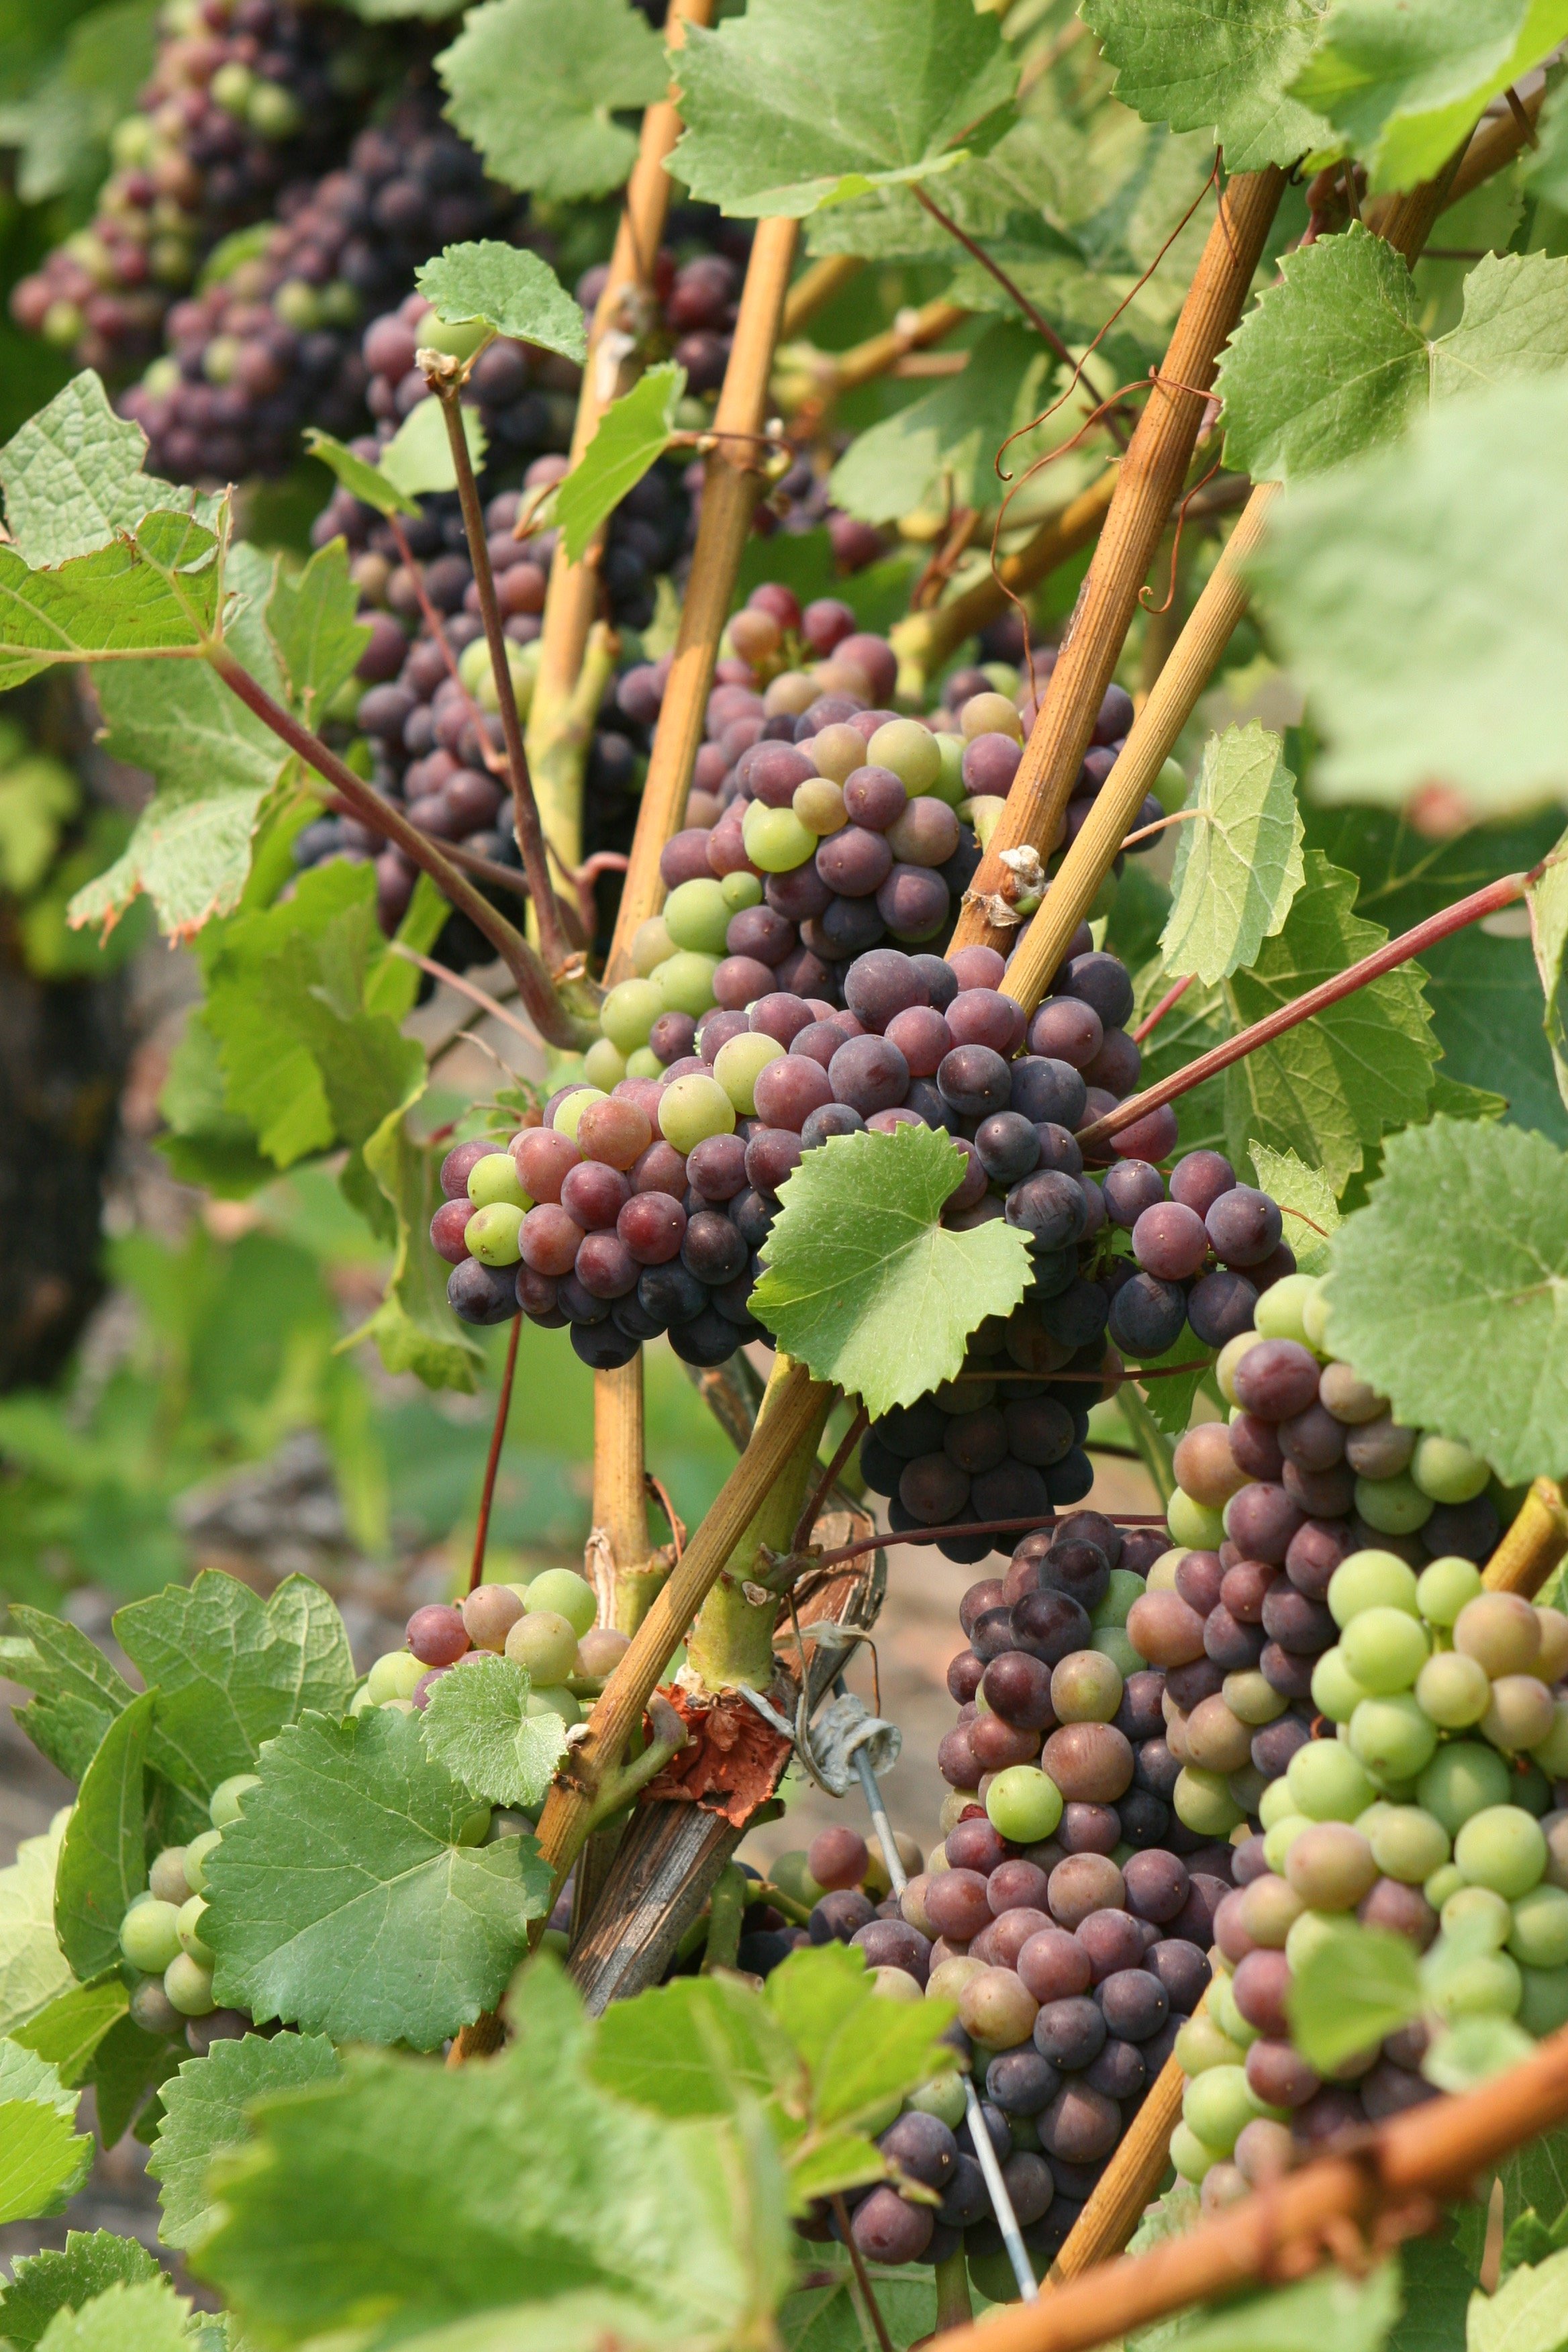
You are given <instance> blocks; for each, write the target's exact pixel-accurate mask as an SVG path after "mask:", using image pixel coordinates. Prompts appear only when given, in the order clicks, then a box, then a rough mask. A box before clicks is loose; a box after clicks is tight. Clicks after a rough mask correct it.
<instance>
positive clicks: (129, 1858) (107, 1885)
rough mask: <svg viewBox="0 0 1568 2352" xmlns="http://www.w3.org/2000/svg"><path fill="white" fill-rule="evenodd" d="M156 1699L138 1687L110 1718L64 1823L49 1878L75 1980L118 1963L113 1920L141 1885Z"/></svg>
mask: <svg viewBox="0 0 1568 2352" xmlns="http://www.w3.org/2000/svg"><path fill="white" fill-rule="evenodd" d="M156 1704H157V1695H156V1693H155V1692H153V1691H143V1692H142V1696H141V1697H140V1698H133V1699H132V1702H131V1704H130V1706H128V1707H126V1708H124V1709H123V1711H122V1712H121V1714H119V1715H117V1716H116V1717H115V1718H114V1721H113V1722H112V1723H111V1724H110V1727H109V1729H108V1730H107V1731H106V1732H105V1734H104V1736H103V1744H102V1746H101V1747H100V1749H99V1751H98V1753H97V1755H96V1756H95V1757H94V1758H93V1759H92V1762H91V1763H90V1764H89V1766H88V1768H87V1770H86V1772H85V1774H84V1775H83V1777H82V1783H81V1787H80V1788H79V1790H78V1791H77V1800H76V1804H75V1806H74V1807H73V1808H72V1811H71V1817H70V1820H69V1822H68V1823H67V1825H66V1834H65V1843H63V1845H62V1846H61V1848H60V1863H59V1871H58V1875H57V1877H56V1880H55V1933H56V1934H57V1935H58V1937H59V1939H60V1949H61V1951H62V1952H64V1954H65V1956H66V1958H67V1959H68V1961H69V1962H70V1964H71V1966H72V1968H73V1969H75V1970H76V1973H77V1975H78V1976H79V1977H81V1978H83V1979H86V1978H89V1977H96V1976H101V1975H102V1973H103V1971H104V1970H105V1969H111V1968H114V1967H116V1966H117V1965H118V1963H119V1959H120V1923H121V1920H122V1919H123V1918H124V1916H125V1913H126V1910H127V1908H128V1906H129V1905H130V1902H131V1898H132V1895H140V1893H141V1892H142V1888H143V1887H144V1886H145V1885H146V1884H147V1858H146V1853H145V1846H144V1839H145V1832H144V1829H143V1826H142V1824H143V1820H144V1817H145V1812H146V1802H145V1798H144V1795H143V1788H142V1769H143V1767H144V1765H145V1763H146V1759H147V1743H148V1738H149V1736H150V1734H151V1731H152V1728H153V1708H154V1706H156Z"/></svg>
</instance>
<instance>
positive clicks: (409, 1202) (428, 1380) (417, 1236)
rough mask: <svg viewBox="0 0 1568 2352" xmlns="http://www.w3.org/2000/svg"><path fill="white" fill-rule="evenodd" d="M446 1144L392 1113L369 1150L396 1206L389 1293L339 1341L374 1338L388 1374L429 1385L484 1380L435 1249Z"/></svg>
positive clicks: (461, 1385) (470, 1387) (369, 1161)
mask: <svg viewBox="0 0 1568 2352" xmlns="http://www.w3.org/2000/svg"><path fill="white" fill-rule="evenodd" d="M442 1157H443V1150H441V1149H438V1148H436V1147H433V1146H431V1145H429V1144H424V1143H420V1142H419V1141H418V1140H417V1139H416V1138H415V1137H414V1136H412V1135H410V1134H409V1132H408V1128H407V1123H406V1121H405V1118H404V1115H403V1113H402V1112H401V1111H392V1112H389V1113H388V1115H387V1117H386V1118H384V1119H383V1121H382V1123H381V1125H380V1126H379V1127H378V1128H377V1129H376V1131H375V1133H374V1135H373V1136H372V1137H371V1139H370V1141H369V1142H368V1143H367V1144H366V1145H365V1147H364V1164H365V1167H366V1168H367V1169H368V1171H370V1174H371V1175H372V1176H373V1177H374V1180H375V1181H376V1183H377V1184H378V1185H379V1187H380V1189H381V1192H382V1193H383V1194H384V1198H385V1199H386V1200H387V1201H388V1202H390V1203H391V1206H392V1212H393V1214H394V1216H395V1219H396V1223H397V1241H396V1248H395V1255H394V1257H393V1261H392V1271H391V1273H390V1275H389V1276H387V1283H386V1295H385V1297H384V1298H383V1300H382V1302H381V1305H380V1306H379V1307H377V1308H376V1310H375V1313H374V1315H373V1316H371V1318H369V1320H368V1321H367V1322H365V1323H362V1324H361V1326H360V1328H359V1329H358V1330H357V1331H354V1332H353V1333H351V1335H350V1336H349V1338H348V1339H345V1340H343V1341H342V1342H341V1344H342V1346H343V1347H344V1348H351V1347H357V1346H358V1345H359V1343H360V1341H361V1340H362V1339H374V1342H375V1345H376V1349H377V1350H378V1352H379V1354H380V1356H381V1360H382V1362H383V1364H384V1366H385V1367H386V1370H388V1371H389V1372H414V1373H416V1375H417V1376H418V1378H419V1379H420V1380H422V1381H424V1383H425V1385H426V1388H430V1389H462V1390H463V1391H465V1392H466V1393H468V1394H470V1395H471V1394H472V1392H473V1391H474V1389H475V1388H476V1387H477V1386H478V1385H479V1367H480V1366H481V1364H482V1363H483V1362H484V1356H483V1354H482V1352H481V1350H480V1349H479V1343H478V1341H477V1340H476V1339H474V1338H473V1337H472V1335H471V1334H470V1332H469V1331H468V1328H467V1326H466V1325H464V1324H462V1323H459V1322H458V1318H457V1317H456V1316H455V1315H454V1314H453V1312H452V1310H451V1308H450V1307H448V1306H447V1271H448V1269H447V1263H446V1260H445V1259H444V1258H439V1257H437V1255H436V1253H435V1251H434V1250H433V1249H432V1248H431V1246H430V1220H431V1218H432V1217H433V1216H434V1215H435V1213H436V1212H437V1209H438V1208H439V1207H440V1205H441V1201H442V1198H443V1195H442V1192H441V1185H440V1181H439V1179H440V1165H441V1160H442Z"/></svg>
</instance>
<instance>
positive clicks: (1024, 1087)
mask: <svg viewBox="0 0 1568 2352" xmlns="http://www.w3.org/2000/svg"><path fill="white" fill-rule="evenodd" d="M1011 1077H1012V1093H1011V1096H1010V1097H1009V1099H1010V1101H1011V1104H1012V1108H1014V1109H1015V1110H1016V1111H1021V1112H1022V1113H1023V1115H1024V1117H1025V1118H1027V1119H1033V1120H1034V1122H1035V1124H1036V1125H1037V1126H1040V1127H1044V1126H1053V1127H1065V1128H1067V1129H1068V1130H1069V1132H1070V1130H1071V1129H1074V1128H1078V1127H1081V1126H1082V1125H1083V1116H1084V1110H1085V1108H1086V1106H1087V1103H1088V1100H1089V1096H1088V1089H1087V1088H1086V1087H1085V1085H1084V1082H1083V1079H1082V1077H1081V1076H1079V1072H1078V1071H1077V1070H1075V1069H1074V1068H1073V1066H1072V1065H1071V1063H1070V1062H1057V1061H1051V1060H1049V1059H1047V1057H1046V1056H1045V1055H1039V1054H1025V1055H1020V1057H1019V1059H1018V1060H1017V1061H1016V1062H1015V1063H1013V1065H1012V1067H1011Z"/></svg>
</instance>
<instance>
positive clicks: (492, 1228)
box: [463, 1201, 522, 1265]
mask: <svg viewBox="0 0 1568 2352" xmlns="http://www.w3.org/2000/svg"><path fill="white" fill-rule="evenodd" d="M521 1230H522V1211H521V1209H519V1208H515V1207H514V1206H513V1204H512V1203H511V1202H510V1201H497V1202H493V1203H492V1204H491V1206H490V1207H489V1208H488V1209H476V1210H475V1211H474V1213H473V1215H472V1216H471V1217H470V1218H469V1219H468V1223H467V1224H466V1225H465V1226H464V1227H463V1239H464V1241H465V1243H466V1244H468V1252H469V1255H471V1256H474V1257H477V1258H478V1259H479V1263H480V1265H516V1264H517V1262H518V1260H519V1258H520V1257H521V1255H522V1244H521V1241H520V1240H519V1239H518V1235H519V1234H520V1233H521Z"/></svg>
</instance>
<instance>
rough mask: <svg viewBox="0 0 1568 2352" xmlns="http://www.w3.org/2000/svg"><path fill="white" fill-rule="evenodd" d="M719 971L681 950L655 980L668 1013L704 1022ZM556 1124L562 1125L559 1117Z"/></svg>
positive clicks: (711, 961)
mask: <svg viewBox="0 0 1568 2352" xmlns="http://www.w3.org/2000/svg"><path fill="white" fill-rule="evenodd" d="M769 814H770V815H771V814H773V812H772V811H771V810H770V812H769ZM718 969H719V959H718V957H717V956H710V955H699V954H698V953H697V952H696V950H694V949H689V948H681V949H679V950H677V952H676V953H675V954H674V955H672V956H671V957H670V958H669V959H668V961H667V962H665V963H661V964H660V965H659V968H658V971H656V972H655V974H654V976H653V984H654V986H655V987H656V988H657V989H658V992H659V996H660V999H661V1001H662V1003H663V1008H664V1010H665V1012H666V1013H690V1015H691V1018H692V1019H693V1021H697V1020H700V1018H701V1016H702V1014H703V1013H706V1012H707V1011H708V1009H709V1007H710V1004H711V1003H712V1002H713V975H714V973H715V972H716V971H718ZM555 1124H556V1126H557V1127H559V1126H560V1124H561V1118H560V1114H559V1113H557V1115H556V1119H555Z"/></svg>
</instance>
